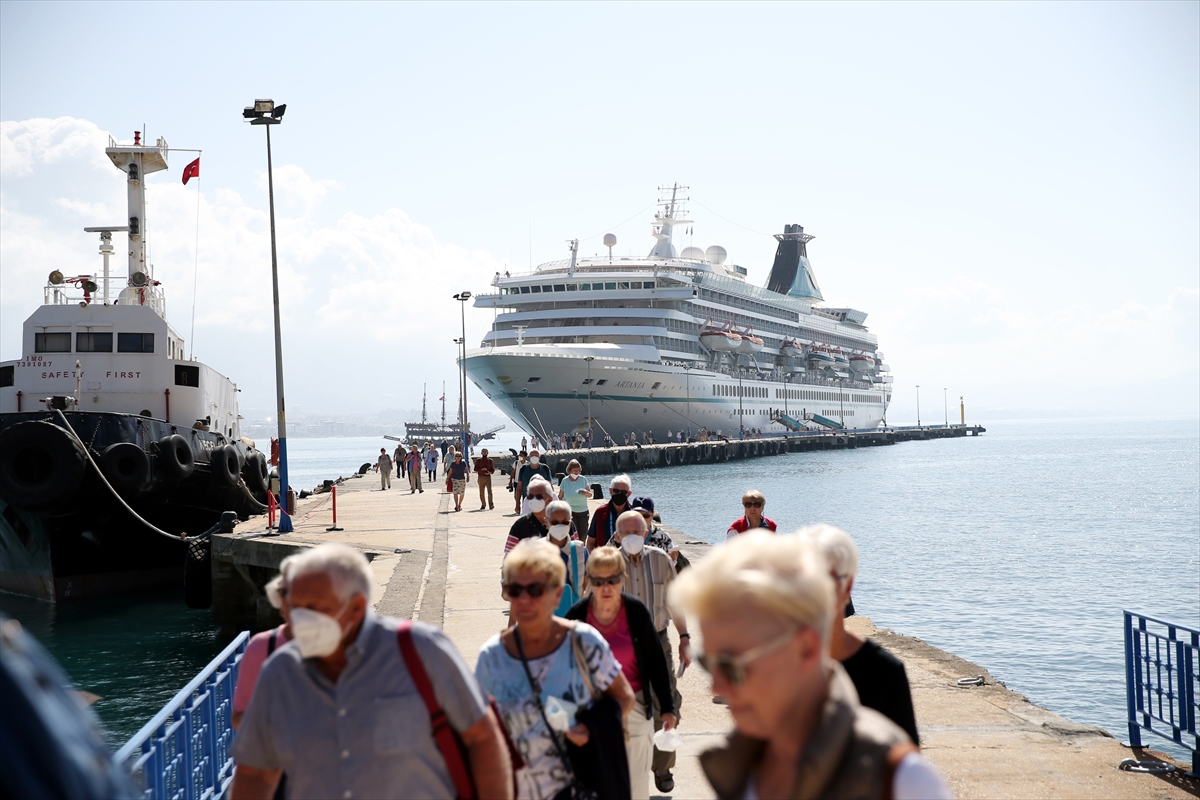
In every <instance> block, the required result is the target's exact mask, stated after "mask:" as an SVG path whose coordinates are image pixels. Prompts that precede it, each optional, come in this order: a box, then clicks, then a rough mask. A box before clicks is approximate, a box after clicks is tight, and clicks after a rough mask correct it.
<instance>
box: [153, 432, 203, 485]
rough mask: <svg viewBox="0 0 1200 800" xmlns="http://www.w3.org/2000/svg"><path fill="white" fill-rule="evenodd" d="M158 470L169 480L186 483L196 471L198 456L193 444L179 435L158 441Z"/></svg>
mask: <svg viewBox="0 0 1200 800" xmlns="http://www.w3.org/2000/svg"><path fill="white" fill-rule="evenodd" d="M158 468H159V469H160V470H161V471H162V473H163V475H165V476H166V478H167V479H168V480H172V481H185V480H187V479H188V478H190V477H192V472H193V470H195V469H196V455H195V453H193V452H192V443H191V442H189V441H188V440H187V439H185V438H183V437H182V436H180V435H179V434H178V433H172V434H168V435H167V436H164V437H163V438H161V439H159V440H158Z"/></svg>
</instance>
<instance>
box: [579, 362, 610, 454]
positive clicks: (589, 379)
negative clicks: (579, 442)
mask: <svg viewBox="0 0 1200 800" xmlns="http://www.w3.org/2000/svg"><path fill="white" fill-rule="evenodd" d="M583 360H584V361H586V362H587V387H588V406H587V411H588V449H589V450H591V449H592V362H593V361H595V360H596V357H595V356H584V357H583ZM610 424H611V421H610Z"/></svg>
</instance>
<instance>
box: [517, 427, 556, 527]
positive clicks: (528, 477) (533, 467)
mask: <svg viewBox="0 0 1200 800" xmlns="http://www.w3.org/2000/svg"><path fill="white" fill-rule="evenodd" d="M535 441H536V439H535ZM538 477H541V478H545V479H546V480H547V481H549V480H550V479H551V476H550V466H549V465H548V464H543V463H542V456H541V454H540V453H539V452H538V451H537V448H536V447H535V448H534V449H532V450H530V451H529V461H528V462H527V463H526V464H525V466H523V467H521V470H520V471H519V472H518V473H517V486H516V492H517V496H518V497H520V498H521V500H522V501H523V502H522V505H521V513H522V514H528V513H529V488H530V484H532V483H533V480H534V478H538ZM546 502H547V503H548V502H550V501H549V500H547V501H546Z"/></svg>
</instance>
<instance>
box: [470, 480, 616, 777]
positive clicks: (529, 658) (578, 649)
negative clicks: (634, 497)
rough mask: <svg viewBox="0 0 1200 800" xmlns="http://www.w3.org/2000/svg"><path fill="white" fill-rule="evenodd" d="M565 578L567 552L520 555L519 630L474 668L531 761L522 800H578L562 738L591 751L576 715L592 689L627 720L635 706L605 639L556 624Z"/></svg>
mask: <svg viewBox="0 0 1200 800" xmlns="http://www.w3.org/2000/svg"><path fill="white" fill-rule="evenodd" d="M531 488H532V487H531ZM565 573H566V569H565V567H564V566H563V562H562V555H561V552H560V551H559V550H558V548H556V547H555V546H554V545H552V544H550V543H549V542H546V541H542V540H539V539H533V540H527V541H523V542H521V543H520V544H518V545H517V546H516V547H514V548H513V550H512V552H511V553H509V554H508V556H507V558H505V560H504V571H503V575H504V583H503V585H504V597H505V599H506V600H508V602H509V619H510V621H511V623H512V626H511V627H510V628H508V629H507V630H505V631H504V632H502V633H499V634H496V635H495V636H493V637H492V638H491V639H489V640H488V641H487V642H486V643H485V644H484V645H483V649H482V650H480V651H479V662H478V664H477V666H476V667H475V677H476V678H477V679H478V680H479V684H480V686H482V688H483V691H484V692H485V693H490V694H491V695H493V696H494V697H495V698H496V704H497V706H499V708H500V713H501V715H502V716H503V717H504V722H505V724H506V726H507V727H508V732H509V734H510V735H511V736H512V737H513V740H514V741H515V743H516V746H517V749H518V750H519V751H520V753H521V756H522V758H523V759H524V761H525V766H524V768H522V769H520V770H518V771H517V797H518V798H530V799H532V800H552V799H553V798H559V797H564V798H565V797H569V796H571V791H572V784H573V781H574V773H573V772H572V767H571V763H570V761H569V760H568V758H567V746H566V743H565V742H563V741H562V737H561V736H560V732H561V733H562V734H564V735H565V737H566V739H568V740H569V741H570V742H572V743H573V744H575V745H578V746H583V745H585V744H587V742H588V740H589V738H590V736H591V732H590V731H589V729H588V728H587V726H585V725H582V724H579V723H577V721H576V719H575V714H576V711H582V710H583V709H585V708H587V707H589V706H590V705H591V704H592V703H593V694H592V692H593V689H594V691H595V692H597V693H601V694H603V695H607V696H609V697H611V698H613V699H614V700H616V701H617V703H618V704H619V705H620V706H621V711H622V713H623V714H626V715H627V714H628V713H629V711H630V710H631V709H632V708H633V706H634V702H635V701H634V697H633V690H632V689H631V688H630V686H629V681H628V680H626V678H625V675H624V674H623V673H622V671H621V665H620V664H619V663H617V660H616V658H615V657H614V656H613V652H612V649H611V648H610V647H609V646H608V643H607V642H606V641H605V640H604V637H602V636H601V635H600V634H599V633H597V632H596V630H595V629H594V628H592V627H591V626H589V625H587V624H583V623H571V622H567V621H566V620H563V619H560V618H558V617H556V616H554V609H555V607H556V606H557V605H558V602H559V600H560V599H561V596H562V591H563V581H564V578H565V576H566V575H565ZM581 668H583V669H586V670H587V673H588V674H587V675H584V674H583V672H582V671H581ZM564 717H565V719H564ZM597 766H599V765H597Z"/></svg>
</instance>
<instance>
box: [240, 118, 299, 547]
mask: <svg viewBox="0 0 1200 800" xmlns="http://www.w3.org/2000/svg"><path fill="white" fill-rule="evenodd" d="M285 111H287V105H286V104H284V103H280V104H279V105H275V101H274V100H255V101H254V105H252V106H246V108H245V109H243V110H242V118H243V119H245V120H246V121H248V122H249V123H250V124H251V125H263V126H265V127H266V131H267V203H268V206H269V207H270V216H271V289H272V292H273V294H274V303H275V413H276V416H277V417H278V423H279V491H280V494H281V497H280V502H279V532H280V533H291V532H292V530H293V529H292V518H291V517H290V516H289V515H288V495H289V488H288V465H287V419H286V413H285V407H284V402H283V339H282V337H281V336H280V333H279V259H278V257H277V255H276V251H275V177H274V174H273V172H272V168H271V126H272V125H278V124H279V123H280V122H283V114H284V112H285Z"/></svg>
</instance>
